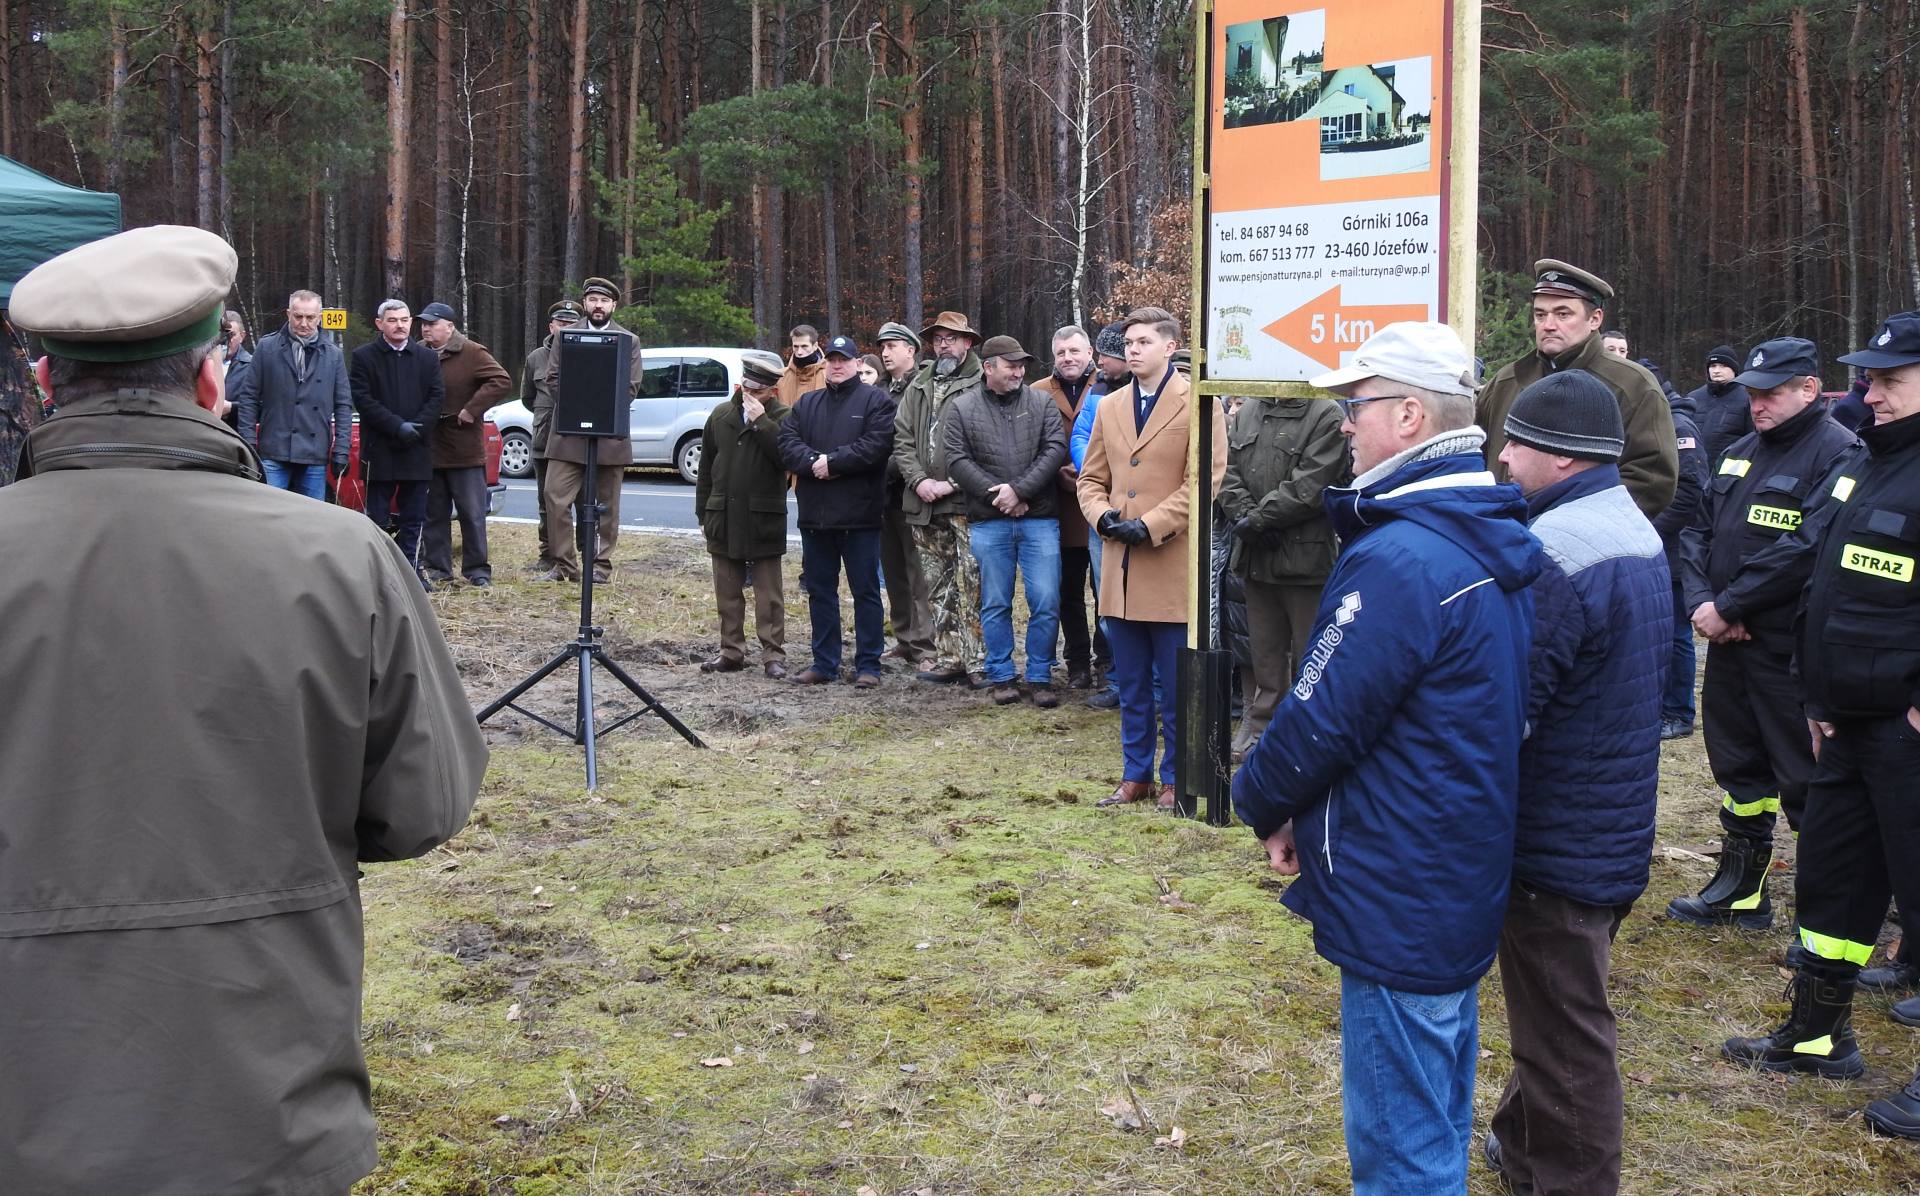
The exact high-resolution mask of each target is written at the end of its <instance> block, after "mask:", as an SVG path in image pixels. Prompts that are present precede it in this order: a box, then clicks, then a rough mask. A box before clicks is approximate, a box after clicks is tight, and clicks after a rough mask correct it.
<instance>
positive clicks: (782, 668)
mask: <svg viewBox="0 0 1920 1196" xmlns="http://www.w3.org/2000/svg"><path fill="white" fill-rule="evenodd" d="M766 673H767V676H769V677H771V678H773V679H774V680H775V681H785V680H786V679H787V666H786V665H785V664H783V663H781V662H780V661H777V660H769V661H768V662H767V664H766Z"/></svg>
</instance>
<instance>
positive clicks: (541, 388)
mask: <svg viewBox="0 0 1920 1196" xmlns="http://www.w3.org/2000/svg"><path fill="white" fill-rule="evenodd" d="M552 354H553V350H551V349H549V348H547V346H545V345H535V346H534V348H533V350H532V352H530V353H528V354H527V363H526V365H524V366H522V367H521V370H520V401H521V402H522V403H525V404H526V405H527V410H528V411H531V412H533V455H534V456H536V457H545V456H546V455H547V437H548V436H549V435H550V434H552V432H553V382H552V380H551V379H549V378H548V377H547V358H548V357H550V356H552Z"/></svg>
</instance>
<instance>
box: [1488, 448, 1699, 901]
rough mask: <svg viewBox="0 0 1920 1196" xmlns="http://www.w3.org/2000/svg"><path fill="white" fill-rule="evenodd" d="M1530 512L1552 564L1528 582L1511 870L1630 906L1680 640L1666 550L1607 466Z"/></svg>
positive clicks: (1649, 834)
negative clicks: (1528, 627) (1525, 682)
mask: <svg viewBox="0 0 1920 1196" xmlns="http://www.w3.org/2000/svg"><path fill="white" fill-rule="evenodd" d="M1527 506H1528V509H1529V510H1530V511H1531V512H1532V514H1533V522H1532V524H1531V528H1532V530H1533V534H1534V535H1535V536H1538V537H1539V538H1540V542H1541V544H1542V546H1543V547H1544V549H1545V552H1546V562H1545V566H1544V567H1543V568H1542V569H1541V571H1540V576H1539V578H1538V579H1537V580H1535V581H1534V583H1533V611H1534V620H1533V647H1532V650H1531V653H1530V655H1529V659H1530V660H1531V662H1532V664H1531V696H1530V697H1529V699H1528V702H1527V720H1528V723H1529V725H1530V726H1531V731H1530V732H1529V734H1528V736H1527V742H1526V746H1525V747H1523V748H1522V749H1521V751H1520V821H1519V829H1518V831H1517V833H1516V835H1515V839H1514V849H1513V875H1514V878H1515V879H1516V880H1520V881H1524V882H1525V883H1526V884H1528V885H1531V886H1533V887H1534V888H1538V889H1544V890H1546V891H1547V892H1549V893H1557V894H1559V895H1560V896H1562V897H1569V898H1572V899H1573V900H1575V901H1582V902H1585V903H1587V904H1588V905H1624V904H1626V903H1627V902H1629V901H1633V900H1634V899H1636V898H1638V897H1639V896H1640V894H1641V893H1642V892H1643V891H1644V890H1645V889H1646V887H1647V870H1648V862H1649V859H1650V857H1651V855H1652V852H1653V814H1654V806H1655V804H1656V801H1657V799H1658V796H1659V787H1660V688H1661V684H1662V681H1663V678H1664V674H1665V672H1666V668H1667V654H1668V652H1669V651H1670V650H1671V648H1672V644H1673V583H1672V581H1671V580H1670V578H1669V575H1668V573H1667V559H1666V553H1665V551H1664V549H1663V548H1662V547H1661V544H1660V537H1659V535H1658V534H1657V533H1656V532H1655V531H1654V530H1653V525H1652V524H1650V523H1648V522H1647V518H1646V516H1644V515H1642V514H1641V513H1640V508H1638V507H1636V506H1634V505H1633V499H1632V497H1631V496H1630V495H1628V493H1627V491H1626V488H1625V487H1624V486H1622V485H1621V484H1620V471H1619V470H1618V469H1616V468H1615V467H1614V466H1612V465H1600V466H1595V467H1594V468H1592V469H1588V470H1585V471H1583V472H1581V473H1578V474H1575V475H1574V476H1573V477H1570V478H1568V479H1567V480H1566V481H1563V482H1560V483H1559V484H1557V485H1553V486H1549V487H1547V488H1546V489H1544V490H1541V491H1539V492H1538V493H1536V494H1534V495H1533V496H1532V497H1530V498H1529V499H1528V500H1527Z"/></svg>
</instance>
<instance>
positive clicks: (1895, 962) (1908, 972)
mask: <svg viewBox="0 0 1920 1196" xmlns="http://www.w3.org/2000/svg"><path fill="white" fill-rule="evenodd" d="M1860 987H1861V989H1863V990H1864V991H1866V992H1870V993H1910V992H1912V991H1913V990H1914V989H1916V988H1920V964H1916V963H1914V962H1913V959H1912V953H1911V951H1910V950H1909V949H1908V947H1907V941H1906V938H1905V937H1904V936H1902V938H1901V940H1900V952H1899V954H1897V955H1895V956H1894V957H1893V958H1892V959H1889V960H1888V961H1887V962H1885V963H1883V964H1881V965H1880V966H1879V967H1877V968H1862V969H1860Z"/></svg>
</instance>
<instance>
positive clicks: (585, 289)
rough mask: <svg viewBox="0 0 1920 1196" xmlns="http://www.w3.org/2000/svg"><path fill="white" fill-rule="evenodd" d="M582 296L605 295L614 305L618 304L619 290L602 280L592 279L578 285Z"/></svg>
mask: <svg viewBox="0 0 1920 1196" xmlns="http://www.w3.org/2000/svg"><path fill="white" fill-rule="evenodd" d="M580 293H581V294H582V295H605V296H606V297H607V298H609V299H611V300H613V301H614V302H615V303H618V302H620V288H619V287H617V286H614V285H613V284H612V283H611V282H608V281H607V280H606V279H604V278H599V277H594V278H589V279H587V281H585V282H583V283H581V284H580Z"/></svg>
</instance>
